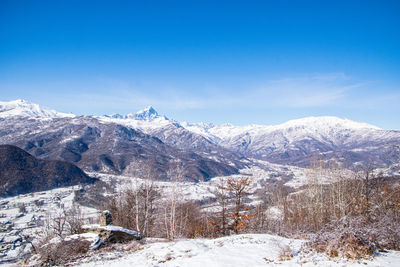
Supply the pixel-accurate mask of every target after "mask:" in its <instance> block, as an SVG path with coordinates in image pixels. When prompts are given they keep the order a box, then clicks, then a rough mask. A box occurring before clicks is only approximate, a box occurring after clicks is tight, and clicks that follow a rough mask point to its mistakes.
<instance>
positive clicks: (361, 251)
mask: <svg viewBox="0 0 400 267" xmlns="http://www.w3.org/2000/svg"><path fill="white" fill-rule="evenodd" d="M399 229H400V223H399V222H398V221H397V222H396V221H394V220H393V218H390V219H389V218H384V217H383V218H379V220H376V221H371V220H369V219H367V218H366V217H364V216H359V217H356V218H351V217H345V218H343V219H341V220H338V221H336V222H333V223H330V224H327V225H326V226H325V227H324V228H323V229H321V230H320V231H319V232H318V233H316V234H315V235H314V236H313V237H312V238H311V240H310V241H309V242H308V243H307V244H306V247H309V248H312V249H315V250H316V251H318V252H325V253H326V254H327V255H328V256H330V257H337V256H340V257H347V258H351V259H361V258H368V257H371V256H373V255H374V253H375V252H377V251H380V250H383V249H399V248H400V230H399Z"/></svg>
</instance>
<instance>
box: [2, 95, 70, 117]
mask: <svg viewBox="0 0 400 267" xmlns="http://www.w3.org/2000/svg"><path fill="white" fill-rule="evenodd" d="M10 116H21V117H37V118H39V117H40V118H65V117H69V118H72V117H75V115H74V114H71V113H62V112H58V111H55V110H52V109H47V108H43V107H41V106H39V105H38V104H34V103H31V102H28V101H25V100H22V99H17V100H14V101H10V102H0V118H5V117H10Z"/></svg>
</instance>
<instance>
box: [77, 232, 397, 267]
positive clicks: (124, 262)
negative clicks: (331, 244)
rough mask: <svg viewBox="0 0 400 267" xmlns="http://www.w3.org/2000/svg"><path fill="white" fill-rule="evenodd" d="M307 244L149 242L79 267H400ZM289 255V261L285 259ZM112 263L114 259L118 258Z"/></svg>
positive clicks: (392, 260)
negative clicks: (334, 255) (337, 255)
mask: <svg viewBox="0 0 400 267" xmlns="http://www.w3.org/2000/svg"><path fill="white" fill-rule="evenodd" d="M304 242H305V241H304V240H299V239H289V238H284V237H279V236H274V235H268V234H243V235H232V236H226V237H220V238H216V239H201V238H197V239H181V240H177V241H170V242H167V241H166V240H157V239H155V240H152V239H146V240H145V244H144V245H142V246H140V247H139V248H138V249H137V250H136V251H132V252H130V253H126V254H122V253H120V254H119V255H115V254H116V252H110V253H109V254H108V255H104V256H103V257H101V256H99V255H96V254H94V255H93V256H92V257H91V258H86V259H85V258H84V259H82V260H80V262H79V265H80V266H118V267H123V266H193V267H194V266H199V267H205V266H241V267H242V266H397V265H398V264H399V263H400V253H399V252H398V251H390V252H388V253H385V254H382V255H379V256H377V257H376V258H374V259H372V260H359V261H351V260H345V259H329V258H328V257H327V256H325V255H324V254H320V253H309V254H305V253H303V252H302V251H301V249H300V248H301V246H302V244H304ZM285 251H286V255H289V256H287V257H284V255H285V254H284V252H285ZM118 256H119V258H117V259H113V260H109V259H110V258H111V259H112V258H113V257H114V258H115V257H118Z"/></svg>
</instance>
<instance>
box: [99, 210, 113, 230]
mask: <svg viewBox="0 0 400 267" xmlns="http://www.w3.org/2000/svg"><path fill="white" fill-rule="evenodd" d="M111 224H112V216H111V212H110V211H108V210H105V211H103V212H102V213H101V215H100V226H107V225H111Z"/></svg>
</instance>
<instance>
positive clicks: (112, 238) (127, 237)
mask: <svg viewBox="0 0 400 267" xmlns="http://www.w3.org/2000/svg"><path fill="white" fill-rule="evenodd" d="M99 237H100V239H101V240H103V242H104V243H124V242H127V241H131V240H140V239H142V236H141V235H140V234H139V233H137V232H135V231H131V230H128V229H125V228H123V227H120V226H114V225H109V226H106V227H100V228H99Z"/></svg>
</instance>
